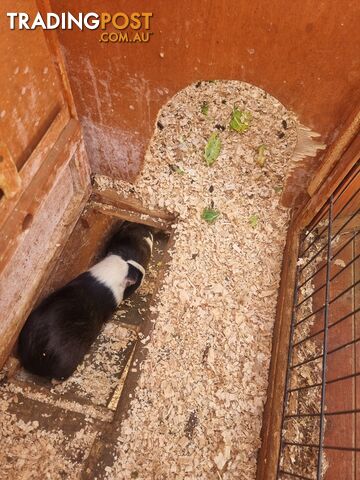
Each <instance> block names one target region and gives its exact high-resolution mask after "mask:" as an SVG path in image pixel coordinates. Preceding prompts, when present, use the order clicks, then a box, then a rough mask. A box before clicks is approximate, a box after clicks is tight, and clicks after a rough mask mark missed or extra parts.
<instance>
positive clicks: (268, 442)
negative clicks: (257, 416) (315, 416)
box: [256, 224, 299, 480]
mask: <svg viewBox="0 0 360 480" xmlns="http://www.w3.org/2000/svg"><path fill="white" fill-rule="evenodd" d="M298 248H299V230H298V228H297V226H296V225H295V224H292V225H291V226H290V228H289V231H288V235H287V241H286V246H285V250H284V256H283V265H282V274H281V283H280V290H279V297H278V303H277V311H276V319H275V326H274V333H273V342H272V353H271V364H270V372H269V384H268V390H267V401H266V404H265V410H264V416H263V425H262V432H261V438H262V445H261V449H260V452H259V457H258V469H257V477H256V478H257V480H275V478H276V471H277V463H278V458H279V447H280V430H281V419H282V406H283V399H284V388H285V376H286V367H287V359H288V348H289V339H290V322H291V315H292V308H293V292H294V288H295V273H296V263H297V255H298Z"/></svg>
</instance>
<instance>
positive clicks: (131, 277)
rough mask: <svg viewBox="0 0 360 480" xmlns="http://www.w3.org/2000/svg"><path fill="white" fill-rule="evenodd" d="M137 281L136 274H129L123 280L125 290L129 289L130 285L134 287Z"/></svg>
mask: <svg viewBox="0 0 360 480" xmlns="http://www.w3.org/2000/svg"><path fill="white" fill-rule="evenodd" d="M137 281H138V277H137V275H136V274H130V275H128V276H127V277H126V279H125V288H128V287H131V285H135V283H136V282H137Z"/></svg>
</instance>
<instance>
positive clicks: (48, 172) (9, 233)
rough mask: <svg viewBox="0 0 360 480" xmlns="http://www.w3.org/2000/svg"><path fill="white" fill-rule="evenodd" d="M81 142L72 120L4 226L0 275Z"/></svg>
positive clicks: (0, 247) (76, 124)
mask: <svg viewBox="0 0 360 480" xmlns="http://www.w3.org/2000/svg"><path fill="white" fill-rule="evenodd" d="M80 140H81V131H80V125H79V122H78V121H76V120H70V122H69V123H68V125H67V126H66V127H65V129H64V130H63V132H62V134H61V135H60V138H59V140H58V141H57V143H56V144H55V145H54V147H53V148H52V150H51V151H50V153H49V155H48V157H47V159H46V162H45V163H44V164H43V166H42V168H41V169H40V171H39V172H38V174H37V175H36V176H35V178H34V179H33V181H32V182H31V184H30V185H29V187H28V188H27V189H26V191H25V192H24V193H23V195H22V196H21V198H20V200H19V202H18V203H17V205H16V208H15V209H14V211H13V212H12V215H11V218H10V219H9V220H8V221H7V222H6V223H5V224H4V225H3V226H2V232H1V233H2V234H1V237H0V252H1V253H0V272H1V271H2V270H3V269H4V267H5V266H6V264H7V262H8V261H9V258H10V256H11V253H12V252H13V251H14V249H15V248H16V246H17V244H18V243H19V241H20V239H21V235H22V233H23V232H24V231H25V230H27V228H29V226H30V224H31V221H32V219H33V218H34V216H35V215H36V213H37V211H38V210H39V208H40V207H41V205H42V204H43V203H44V200H45V198H46V196H47V194H48V192H49V191H50V190H51V187H52V185H53V184H54V182H55V181H56V178H58V177H59V176H60V175H61V173H62V171H63V170H64V168H65V167H66V166H67V165H68V163H69V161H70V159H71V158H72V156H73V155H74V153H75V151H76V149H77V148H78V146H79V144H80Z"/></svg>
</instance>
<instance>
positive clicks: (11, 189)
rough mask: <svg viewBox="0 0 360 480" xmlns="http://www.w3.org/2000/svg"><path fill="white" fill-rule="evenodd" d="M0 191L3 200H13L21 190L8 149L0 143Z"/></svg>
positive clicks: (18, 177) (19, 180)
mask: <svg viewBox="0 0 360 480" xmlns="http://www.w3.org/2000/svg"><path fill="white" fill-rule="evenodd" d="M0 190H2V192H3V193H4V195H5V198H14V196H15V195H16V194H17V193H18V192H19V191H20V190H21V179H20V176H19V174H18V171H17V169H16V165H15V163H14V160H13V159H12V157H11V155H10V152H9V149H8V148H7V146H6V145H5V144H2V143H0Z"/></svg>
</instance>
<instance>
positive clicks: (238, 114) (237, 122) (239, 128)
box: [229, 107, 252, 133]
mask: <svg viewBox="0 0 360 480" xmlns="http://www.w3.org/2000/svg"><path fill="white" fill-rule="evenodd" d="M251 120H252V115H251V112H248V111H247V110H239V109H238V108H236V107H234V109H233V111H232V113H231V119H230V125H229V126H230V128H231V129H232V130H235V131H236V132H239V133H245V132H246V131H247V130H249V128H250V124H251Z"/></svg>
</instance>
